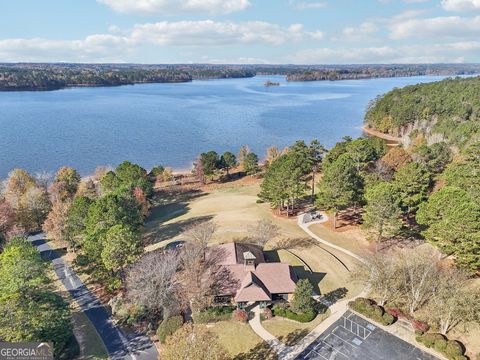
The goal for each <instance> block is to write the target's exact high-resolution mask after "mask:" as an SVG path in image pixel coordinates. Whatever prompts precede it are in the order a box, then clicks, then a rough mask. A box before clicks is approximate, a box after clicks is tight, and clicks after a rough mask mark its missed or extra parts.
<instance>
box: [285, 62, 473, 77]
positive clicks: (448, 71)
mask: <svg viewBox="0 0 480 360" xmlns="http://www.w3.org/2000/svg"><path fill="white" fill-rule="evenodd" d="M479 72H480V65H475V64H469V65H461V66H458V65H440V64H439V65H422V64H418V65H364V66H344V67H341V66H338V67H330V68H324V69H309V70H306V71H301V72H293V73H288V74H287V81H325V80H328V81H336V80H360V79H375V78H390V77H409V76H428V75H429V76H457V75H473V74H477V73H479Z"/></svg>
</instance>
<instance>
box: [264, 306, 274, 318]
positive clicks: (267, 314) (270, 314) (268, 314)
mask: <svg viewBox="0 0 480 360" xmlns="http://www.w3.org/2000/svg"><path fill="white" fill-rule="evenodd" d="M263 316H264V319H266V320H269V319H271V318H272V317H273V312H272V309H270V308H268V307H266V308H265V309H264V310H263Z"/></svg>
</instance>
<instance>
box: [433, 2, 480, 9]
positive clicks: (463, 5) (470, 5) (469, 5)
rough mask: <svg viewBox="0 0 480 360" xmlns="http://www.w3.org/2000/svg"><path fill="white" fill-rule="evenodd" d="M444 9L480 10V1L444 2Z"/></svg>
mask: <svg viewBox="0 0 480 360" xmlns="http://www.w3.org/2000/svg"><path fill="white" fill-rule="evenodd" d="M442 7H443V8H444V9H445V10H448V11H471V10H480V0H442Z"/></svg>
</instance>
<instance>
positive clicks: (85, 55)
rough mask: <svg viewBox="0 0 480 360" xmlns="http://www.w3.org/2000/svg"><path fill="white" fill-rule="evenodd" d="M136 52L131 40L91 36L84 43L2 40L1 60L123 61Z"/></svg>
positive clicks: (46, 40)
mask: <svg viewBox="0 0 480 360" xmlns="http://www.w3.org/2000/svg"><path fill="white" fill-rule="evenodd" d="M131 50H132V47H131V44H130V41H129V40H128V39H127V38H124V37H119V36H114V35H91V36H88V37H86V38H85V39H83V40H48V39H39V38H35V39H6V40H0V61H25V62H28V61H59V62H60V61H65V62H82V61H85V62H90V61H94V62H107V61H109V62H121V61H123V60H122V59H124V58H125V56H126V55H128V54H129V53H130V52H131Z"/></svg>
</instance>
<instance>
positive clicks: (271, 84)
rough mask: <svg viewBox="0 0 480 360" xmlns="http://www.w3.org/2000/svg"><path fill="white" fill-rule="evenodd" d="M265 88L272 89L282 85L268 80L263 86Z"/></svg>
mask: <svg viewBox="0 0 480 360" xmlns="http://www.w3.org/2000/svg"><path fill="white" fill-rule="evenodd" d="M263 86H266V87H270V86H280V83H279V82H273V81H270V80H267V81H265V83H264V84H263Z"/></svg>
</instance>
